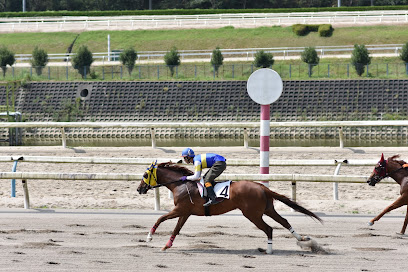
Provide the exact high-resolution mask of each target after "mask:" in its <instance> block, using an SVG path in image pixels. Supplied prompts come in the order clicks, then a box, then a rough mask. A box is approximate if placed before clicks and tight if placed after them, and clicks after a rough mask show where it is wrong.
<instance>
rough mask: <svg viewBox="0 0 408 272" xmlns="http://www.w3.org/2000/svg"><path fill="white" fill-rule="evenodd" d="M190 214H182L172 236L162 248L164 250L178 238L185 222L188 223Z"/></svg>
mask: <svg viewBox="0 0 408 272" xmlns="http://www.w3.org/2000/svg"><path fill="white" fill-rule="evenodd" d="M189 216H190V215H184V216H180V217H179V220H178V222H177V225H176V227H175V228H174V230H173V233H172V235H171V236H170V239H169V241H168V242H167V244H166V245H165V246H164V247H163V248H162V249H161V250H162V251H164V250H166V249H168V248H171V247H172V245H173V242H174V239H175V238H176V236H177V234H179V233H180V230H181V228H182V227H183V226H184V223H186V221H187V219H188V218H189Z"/></svg>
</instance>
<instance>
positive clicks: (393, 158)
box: [388, 155, 406, 165]
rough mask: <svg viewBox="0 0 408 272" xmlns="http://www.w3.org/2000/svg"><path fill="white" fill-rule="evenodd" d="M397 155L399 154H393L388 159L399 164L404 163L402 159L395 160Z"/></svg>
mask: <svg viewBox="0 0 408 272" xmlns="http://www.w3.org/2000/svg"><path fill="white" fill-rule="evenodd" d="M399 157H400V155H394V156H392V157H390V158H388V161H393V162H396V163H399V164H400V165H404V164H406V162H405V161H403V160H396V158H399Z"/></svg>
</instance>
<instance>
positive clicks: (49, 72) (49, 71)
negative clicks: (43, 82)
mask: <svg viewBox="0 0 408 272" xmlns="http://www.w3.org/2000/svg"><path fill="white" fill-rule="evenodd" d="M50 79H51V67H50V66H48V80H50Z"/></svg>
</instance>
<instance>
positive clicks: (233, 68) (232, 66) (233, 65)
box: [232, 64, 234, 78]
mask: <svg viewBox="0 0 408 272" xmlns="http://www.w3.org/2000/svg"><path fill="white" fill-rule="evenodd" d="M232 78H234V64H233V65H232Z"/></svg>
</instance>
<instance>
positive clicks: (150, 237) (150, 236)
mask: <svg viewBox="0 0 408 272" xmlns="http://www.w3.org/2000/svg"><path fill="white" fill-rule="evenodd" d="M152 239H153V237H152V235H151V234H150V233H149V234H148V235H147V238H146V242H150V241H151V240H152Z"/></svg>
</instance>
